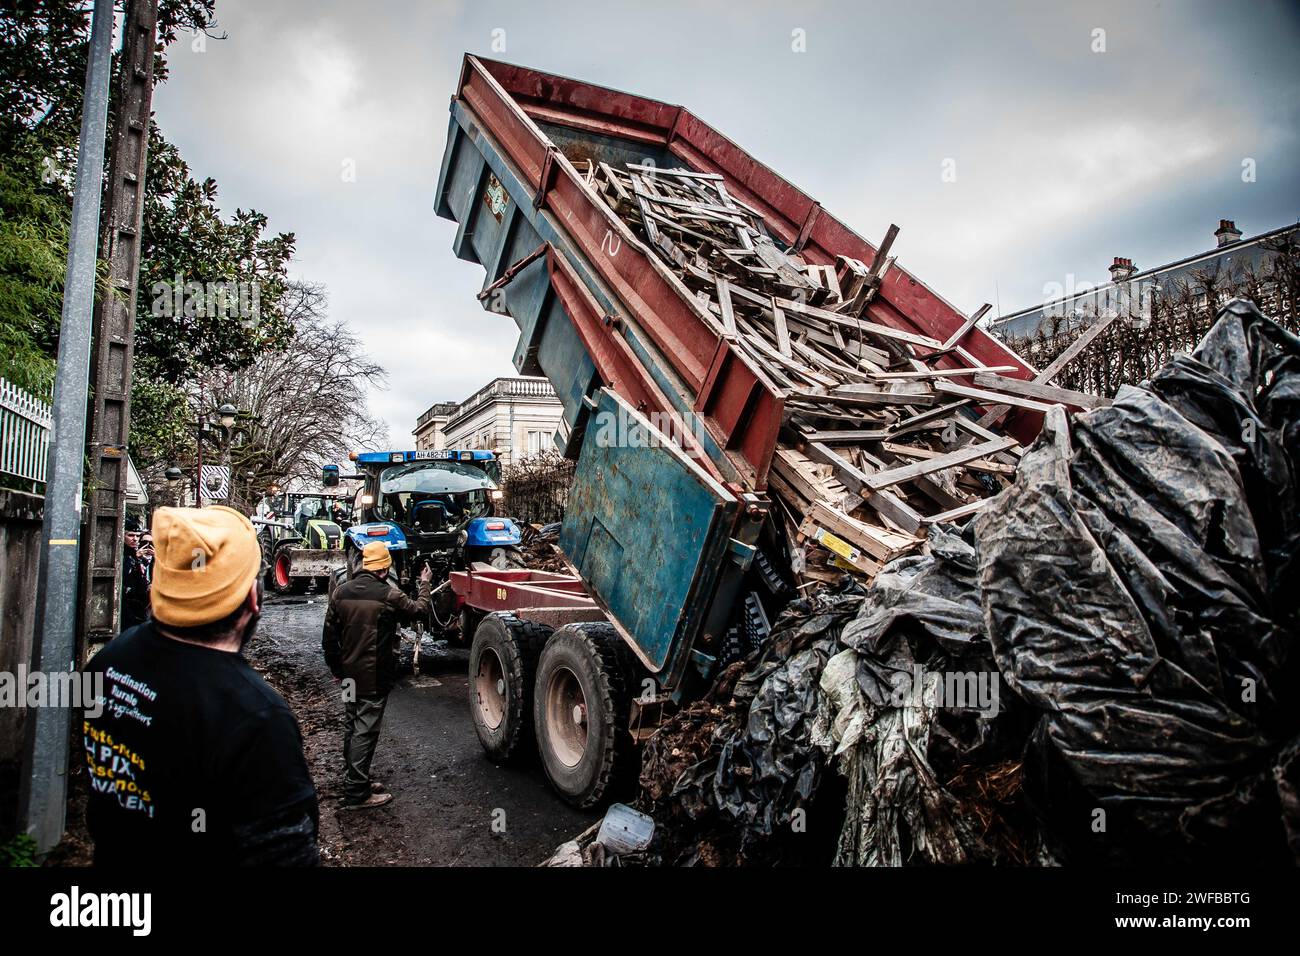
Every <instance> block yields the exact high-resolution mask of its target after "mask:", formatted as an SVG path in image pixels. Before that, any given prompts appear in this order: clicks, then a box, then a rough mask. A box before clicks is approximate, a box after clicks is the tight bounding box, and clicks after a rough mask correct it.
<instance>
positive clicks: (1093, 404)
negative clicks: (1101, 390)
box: [975, 372, 1110, 408]
mask: <svg viewBox="0 0 1300 956" xmlns="http://www.w3.org/2000/svg"><path fill="white" fill-rule="evenodd" d="M975 384H976V385H979V386H981V387H982V388H991V389H993V390H995V391H999V392H1010V393H1011V394H1012V395H1023V396H1024V397H1025V398H1036V399H1039V400H1041V401H1044V402H1056V403H1059V404H1061V405H1073V406H1074V407H1076V408H1105V407H1106V406H1107V405H1109V404H1110V399H1109V398H1102V397H1101V396H1099V395H1089V394H1088V393H1087V392H1076V391H1074V390H1073V389H1068V388H1057V387H1056V386H1055V385H1044V384H1042V383H1041V382H1026V381H1025V380H1024V379H1019V378H1008V377H1006V376H1003V375H989V374H987V373H985V372H976V373H975Z"/></svg>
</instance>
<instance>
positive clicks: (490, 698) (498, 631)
mask: <svg viewBox="0 0 1300 956" xmlns="http://www.w3.org/2000/svg"><path fill="white" fill-rule="evenodd" d="M549 635H550V630H549V629H547V628H546V627H543V626H542V625H540V624H533V623H532V622H530V621H521V620H520V619H519V618H517V617H515V616H514V615H513V614H507V613H505V612H497V613H494V614H489V615H487V616H486V617H484V618H483V620H482V621H480V622H479V625H478V627H477V629H476V630H475V631H474V641H473V643H472V644H471V645H470V651H469V712H470V718H471V720H473V722H474V733H475V734H477V735H478V741H479V743H480V744H481V745H482V747H483V751H484V753H486V754H487V756H488V759H489V760H491V761H492V762H493V763H499V764H504V763H509V762H511V761H513V760H516V759H517V758H519V757H520V756H521V755H522V754H523V752H524V751H525V750H527V748H528V742H529V740H531V738H532V736H533V677H534V674H535V673H536V671H537V658H538V655H539V654H540V653H541V650H542V645H543V644H545V643H546V638H547V637H548V636H549Z"/></svg>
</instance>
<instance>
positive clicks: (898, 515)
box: [806, 442, 921, 534]
mask: <svg viewBox="0 0 1300 956" xmlns="http://www.w3.org/2000/svg"><path fill="white" fill-rule="evenodd" d="M806 454H807V455H808V457H809V458H811V459H813V460H814V461H820V462H823V463H824V464H827V465H830V466H831V468H832V469H833V470H834V471H835V477H836V478H838V479H839V480H840V483H841V484H843V485H844V487H845V488H847V489H848V490H849V491H851V492H854V493H855V494H860V495H863V497H864V498H865V499H866V502H865V503H866V504H867V505H868V506H870V507H872V508H874V509H875V510H876V511H877V512H879V513H880V515H881V516H882V517H883V518H885V520H887V521H890V522H893V524H894V525H895V526H896V527H899V528H901V529H903V530H904V531H906V532H908V533H910V534H916V532H918V531H919V530H920V529H921V515H920V514H919V513H918V512H917V511H916V510H915V509H914V508H912V507H911V506H910V505H908V504H907V502H905V501H903V500H902V499H901V498H899V497H898V496H897V495H895V494H893V493H891V492H889V491H887V490H883V489H882V490H880V491H875V490H873V489H871V487H870V486H869V485H868V484H867V479H868V478H869V477H870V476H869V475H868V474H867V473H866V472H864V471H863V470H862V469H861V468H859V467H857V466H856V465H854V464H852V463H851V462H849V461H848V460H847V459H845V458H843V457H842V456H841V455H839V454H838V453H837V452H835V451H832V450H831V449H830V448H829V447H827V446H826V445H824V444H822V443H821V442H809V443H808V445H807V449H806Z"/></svg>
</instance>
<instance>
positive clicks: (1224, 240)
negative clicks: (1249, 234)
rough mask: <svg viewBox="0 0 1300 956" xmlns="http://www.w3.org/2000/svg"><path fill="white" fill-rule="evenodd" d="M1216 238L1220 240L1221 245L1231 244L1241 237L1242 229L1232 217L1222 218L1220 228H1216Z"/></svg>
mask: <svg viewBox="0 0 1300 956" xmlns="http://www.w3.org/2000/svg"><path fill="white" fill-rule="evenodd" d="M1214 238H1215V239H1217V240H1219V247H1220V248H1222V247H1223V246H1230V245H1232V244H1233V243H1234V242H1237V241H1239V240H1240V239H1241V230H1240V229H1238V228H1237V224H1236V223H1235V222H1233V221H1232V220H1231V219H1220V220H1219V228H1218V229H1216V230H1214Z"/></svg>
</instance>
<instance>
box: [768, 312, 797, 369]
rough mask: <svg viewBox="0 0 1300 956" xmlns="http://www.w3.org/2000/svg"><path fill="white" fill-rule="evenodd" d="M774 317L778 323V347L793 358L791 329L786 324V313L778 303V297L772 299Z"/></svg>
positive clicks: (786, 355)
mask: <svg viewBox="0 0 1300 956" xmlns="http://www.w3.org/2000/svg"><path fill="white" fill-rule="evenodd" d="M772 319H773V321H775V323H776V349H777V351H778V352H780V353H781V354H782V355H784V356H785V357H786V358H792V357H793V355H794V353H793V352H791V351H790V329H789V328H788V327H787V326H786V324H785V313H784V312H782V311H781V307H780V306H779V305H777V304H776V299H775V298H773V299H772Z"/></svg>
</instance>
